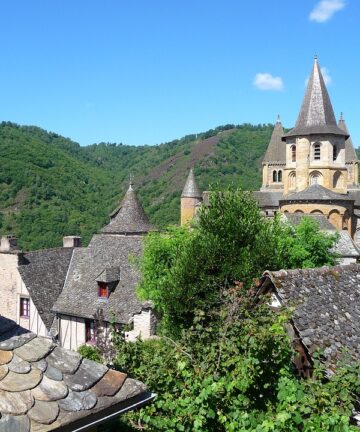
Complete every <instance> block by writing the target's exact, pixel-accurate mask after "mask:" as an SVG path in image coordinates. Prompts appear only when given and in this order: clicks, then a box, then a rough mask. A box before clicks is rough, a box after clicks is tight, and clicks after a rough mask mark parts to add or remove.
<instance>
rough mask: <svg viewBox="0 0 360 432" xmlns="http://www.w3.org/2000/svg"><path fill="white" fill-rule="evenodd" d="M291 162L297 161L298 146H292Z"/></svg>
mask: <svg viewBox="0 0 360 432" xmlns="http://www.w3.org/2000/svg"><path fill="white" fill-rule="evenodd" d="M291 162H296V146H295V145H293V146H291Z"/></svg>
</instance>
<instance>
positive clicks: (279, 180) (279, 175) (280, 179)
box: [278, 171, 282, 182]
mask: <svg viewBox="0 0 360 432" xmlns="http://www.w3.org/2000/svg"><path fill="white" fill-rule="evenodd" d="M278 182H282V171H278Z"/></svg>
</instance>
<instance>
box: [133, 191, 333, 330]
mask: <svg viewBox="0 0 360 432" xmlns="http://www.w3.org/2000/svg"><path fill="white" fill-rule="evenodd" d="M334 241H335V237H334V236H328V235H326V234H323V233H321V232H319V227H318V225H316V223H314V222H313V221H311V220H309V219H305V218H304V219H303V221H302V222H301V223H300V224H299V225H298V226H297V227H296V228H295V229H293V228H292V227H290V226H288V225H287V224H284V223H282V222H281V220H280V218H275V219H274V220H269V219H265V218H264V217H262V216H261V214H260V211H259V209H258V205H257V202H256V201H255V199H254V198H253V197H252V194H251V193H249V192H242V191H241V190H239V189H231V188H229V189H228V190H227V191H225V192H220V191H213V192H211V193H210V204H209V205H208V206H203V207H202V208H201V209H200V211H199V213H198V218H197V221H196V223H195V225H194V226H193V227H192V229H191V230H188V229H184V228H176V227H172V228H170V229H168V231H166V232H165V233H153V234H151V235H150V236H148V238H147V239H146V241H145V251H144V258H143V260H142V263H141V274H142V280H141V283H140V286H139V294H140V297H142V298H146V299H150V300H152V301H153V302H154V304H155V307H156V309H157V310H158V311H159V312H160V314H161V316H162V318H163V320H162V326H163V330H164V331H165V333H167V334H172V335H173V336H174V335H177V332H178V331H179V330H180V329H181V328H184V327H186V326H188V325H189V323H191V322H192V320H193V316H194V311H195V310H196V309H202V310H205V311H206V310H207V309H208V308H212V307H213V306H214V305H216V303H217V301H218V296H219V292H220V291H221V290H222V289H224V288H228V287H229V286H232V285H233V284H234V282H235V281H238V280H240V281H241V282H242V283H243V284H244V286H245V287H246V288H249V287H250V286H251V284H252V282H253V279H254V278H256V277H259V276H260V275H261V274H262V272H263V271H264V270H266V269H271V270H277V269H280V268H295V267H313V266H316V265H318V266H321V265H327V264H332V263H333V260H334V254H333V253H331V251H330V248H331V247H332V246H333V243H334Z"/></svg>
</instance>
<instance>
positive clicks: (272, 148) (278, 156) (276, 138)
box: [263, 116, 286, 163]
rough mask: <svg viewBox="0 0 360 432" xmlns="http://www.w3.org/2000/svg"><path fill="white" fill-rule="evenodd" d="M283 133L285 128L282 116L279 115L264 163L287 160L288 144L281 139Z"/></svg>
mask: <svg viewBox="0 0 360 432" xmlns="http://www.w3.org/2000/svg"><path fill="white" fill-rule="evenodd" d="M283 135H284V129H283V127H282V124H281V120H280V116H278V118H277V121H276V123H275V126H274V130H273V132H272V135H271V138H270V142H269V145H268V148H267V150H266V153H265V156H264V159H263V163H265V162H286V144H285V142H284V141H282V140H281V138H282V136H283Z"/></svg>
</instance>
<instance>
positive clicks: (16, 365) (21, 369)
mask: <svg viewBox="0 0 360 432" xmlns="http://www.w3.org/2000/svg"><path fill="white" fill-rule="evenodd" d="M8 367H9V370H11V371H12V372H16V373H22V374H24V373H28V372H30V369H31V365H30V363H29V362H27V361H25V360H23V359H22V358H20V357H18V356H17V355H16V354H14V357H13V359H12V360H11V362H10V363H9V364H8Z"/></svg>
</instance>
